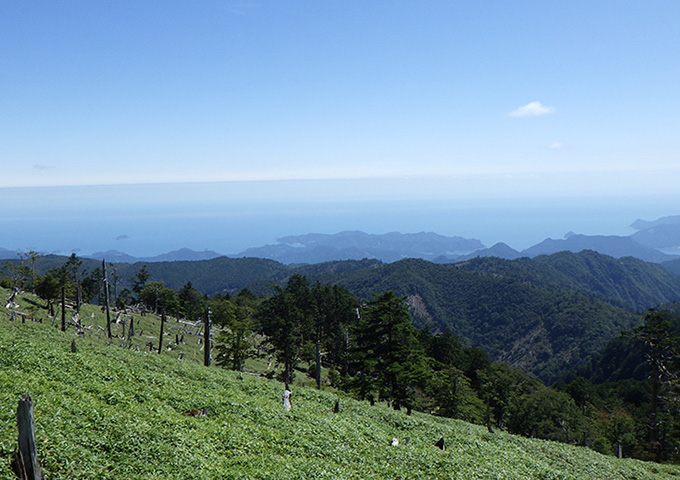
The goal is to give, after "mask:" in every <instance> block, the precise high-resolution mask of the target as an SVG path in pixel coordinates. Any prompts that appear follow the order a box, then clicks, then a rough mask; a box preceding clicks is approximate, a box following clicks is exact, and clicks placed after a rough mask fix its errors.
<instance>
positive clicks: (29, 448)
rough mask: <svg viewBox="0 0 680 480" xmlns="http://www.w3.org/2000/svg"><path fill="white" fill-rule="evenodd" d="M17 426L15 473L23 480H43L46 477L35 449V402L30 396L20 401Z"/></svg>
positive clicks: (25, 396)
mask: <svg viewBox="0 0 680 480" xmlns="http://www.w3.org/2000/svg"><path fill="white" fill-rule="evenodd" d="M17 426H18V427H19V448H18V450H17V451H16V453H15V457H14V461H13V462H12V466H13V468H14V472H15V473H16V474H17V476H18V477H19V478H21V479H22V480H42V479H43V478H44V477H43V474H42V472H41V470H40V462H39V461H38V453H37V451H36V447H35V426H34V423H33V400H32V399H31V397H30V396H29V395H24V396H23V397H21V399H19V406H18V407H17Z"/></svg>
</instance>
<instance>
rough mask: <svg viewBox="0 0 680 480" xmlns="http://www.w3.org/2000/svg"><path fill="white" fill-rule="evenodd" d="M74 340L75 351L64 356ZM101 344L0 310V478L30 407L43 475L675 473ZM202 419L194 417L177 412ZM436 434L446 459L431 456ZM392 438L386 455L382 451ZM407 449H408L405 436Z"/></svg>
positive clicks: (618, 476) (5, 474)
mask: <svg viewBox="0 0 680 480" xmlns="http://www.w3.org/2000/svg"><path fill="white" fill-rule="evenodd" d="M74 338H75V340H76V345H77V352H75V353H73V352H71V348H70V344H71V341H72V340H73V339H74ZM282 390H283V387H282V385H281V384H280V383H278V382H276V381H274V380H267V379H264V378H260V377H254V376H249V375H245V376H244V377H243V379H242V380H240V379H239V378H238V376H237V373H235V372H230V371H226V370H222V369H218V368H206V367H203V366H202V365H200V364H198V363H196V362H191V361H186V360H182V361H180V360H177V359H176V357H174V356H170V355H158V354H154V353H146V352H144V351H139V352H137V351H134V349H122V348H119V347H117V346H115V345H111V346H106V344H105V343H104V342H103V341H102V340H100V339H99V338H98V337H97V336H94V335H93V336H88V335H85V337H84V338H76V337H75V331H74V329H73V328H70V329H68V330H67V331H66V332H65V333H64V332H61V331H59V330H57V329H56V328H54V327H53V326H52V325H50V324H49V323H47V322H44V323H42V324H40V323H35V322H32V321H26V322H25V323H22V321H21V320H20V319H16V320H14V321H11V320H9V315H8V314H7V313H6V311H3V312H2V313H0V405H2V408H0V424H1V425H2V427H1V428H0V456H1V457H2V458H4V459H5V461H0V478H3V479H11V478H14V476H13V473H12V472H11V470H10V467H9V458H10V456H11V455H12V452H13V451H14V449H15V448H16V426H15V409H16V404H17V400H18V398H19V397H20V395H22V394H24V393H26V392H28V393H30V394H31V395H32V397H33V400H34V404H35V415H36V437H37V443H38V451H39V459H40V461H41V463H42V466H43V468H44V470H45V471H46V472H47V475H48V478H50V479H86V478H87V479H93V478H97V479H120V478H130V479H134V478H163V479H193V478H195V479H211V478H220V479H265V478H267V479H270V478H277V479H287V478H290V479H319V478H332V479H373V478H375V479H384V478H403V479H407V478H408V479H414V478H423V479H433V478H442V479H446V478H452V479H502V478H505V479H539V478H540V479H621V478H626V479H640V480H642V479H645V480H647V479H648V480H653V479H668V478H674V477H676V476H680V469H679V468H678V467H676V466H668V465H658V464H654V463H645V462H640V461H636V460H628V459H623V460H618V459H615V458H614V457H609V456H603V455H600V454H597V453H595V452H593V451H591V450H589V449H586V448H580V447H573V446H567V445H563V444H558V443H552V442H546V441H539V440H532V439H526V438H521V437H515V436H511V435H507V434H505V433H502V432H496V433H489V432H487V430H486V429H485V428H482V427H478V426H473V425H470V424H467V423H464V422H461V421H456V420H450V419H443V418H435V417H431V416H428V415H425V414H419V413H415V412H414V414H413V415H412V416H407V415H406V414H405V413H404V412H403V411H402V412H398V411H394V410H392V409H389V408H387V407H386V406H383V405H380V404H378V405H376V406H373V407H371V406H370V405H369V404H368V403H366V402H358V401H353V400H350V399H347V398H344V397H342V398H340V405H341V408H340V412H339V413H332V412H333V406H334V404H335V401H336V400H337V399H338V398H339V397H338V396H337V394H335V393H333V392H330V391H317V390H312V389H308V388H304V387H301V386H298V385H293V387H292V390H293V408H292V410H291V411H290V412H286V410H284V409H283V407H282V406H281V394H282ZM204 408H206V409H207V415H206V416H205V417H198V418H196V417H192V416H185V415H184V413H185V412H187V411H191V410H201V409H204ZM442 437H443V438H444V439H445V442H446V445H447V449H446V450H445V451H442V450H440V449H438V448H436V447H434V446H433V444H434V443H435V442H436V441H437V440H438V439H439V438H442ZM393 438H397V439H398V440H399V445H398V446H394V447H393V446H390V442H391V441H392V439H393ZM407 439H408V440H407Z"/></svg>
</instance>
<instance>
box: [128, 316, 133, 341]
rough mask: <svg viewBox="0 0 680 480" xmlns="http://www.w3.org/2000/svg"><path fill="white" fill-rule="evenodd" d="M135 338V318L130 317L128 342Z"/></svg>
mask: <svg viewBox="0 0 680 480" xmlns="http://www.w3.org/2000/svg"><path fill="white" fill-rule="evenodd" d="M134 336H135V317H130V328H129V329H128V340H132V337H134Z"/></svg>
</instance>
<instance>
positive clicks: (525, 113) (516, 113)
mask: <svg viewBox="0 0 680 480" xmlns="http://www.w3.org/2000/svg"><path fill="white" fill-rule="evenodd" d="M554 111H555V107H546V106H545V105H543V104H542V103H541V102H531V103H527V104H526V105H523V106H521V107H519V108H518V109H516V110H513V111H512V112H510V113H508V115H507V116H508V117H540V116H541V115H547V114H549V113H553V112H554Z"/></svg>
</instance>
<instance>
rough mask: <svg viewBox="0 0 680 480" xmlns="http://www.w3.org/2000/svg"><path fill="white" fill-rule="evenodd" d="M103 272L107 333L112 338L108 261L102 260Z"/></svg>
mask: <svg viewBox="0 0 680 480" xmlns="http://www.w3.org/2000/svg"><path fill="white" fill-rule="evenodd" d="M102 272H103V274H104V305H105V306H106V335H107V337H108V338H111V313H110V310H109V279H108V276H107V274H106V261H105V260H102Z"/></svg>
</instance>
